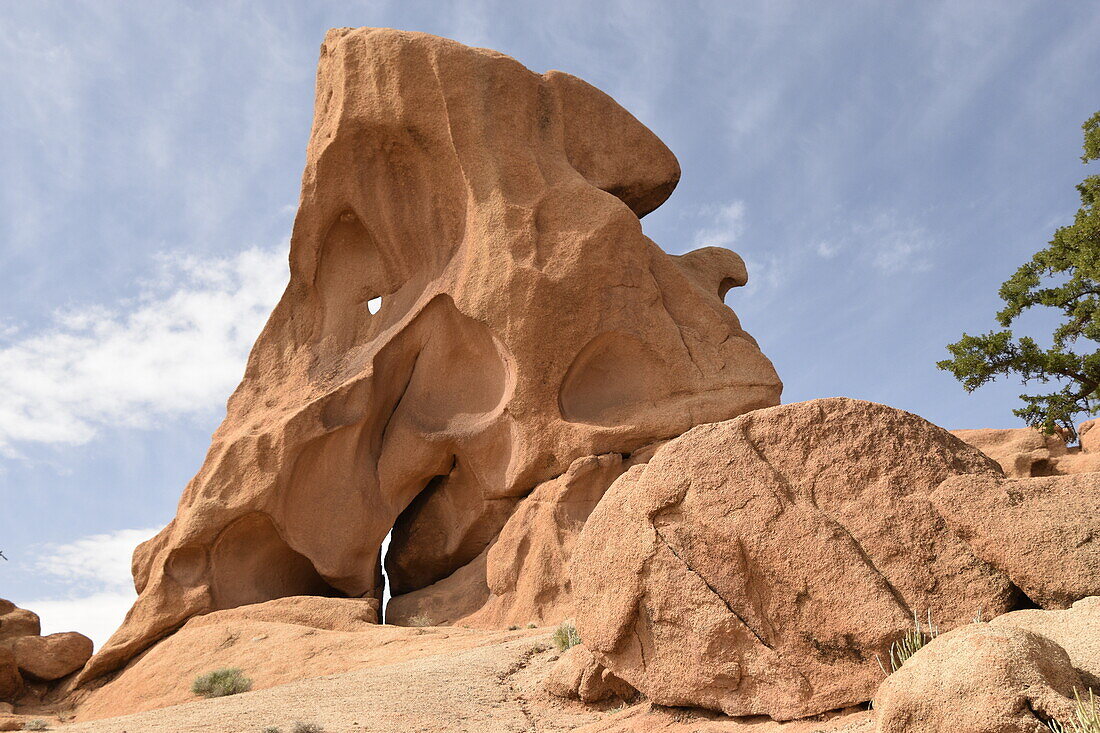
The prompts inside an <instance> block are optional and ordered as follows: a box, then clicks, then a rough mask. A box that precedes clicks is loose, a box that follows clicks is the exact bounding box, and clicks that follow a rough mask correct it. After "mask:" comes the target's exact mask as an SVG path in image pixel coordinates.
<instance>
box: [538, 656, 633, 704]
mask: <svg viewBox="0 0 1100 733" xmlns="http://www.w3.org/2000/svg"><path fill="white" fill-rule="evenodd" d="M544 684H545V685H546V691H547V692H549V693H550V694H552V695H556V696H558V697H564V698H567V699H572V700H580V701H581V702H599V701H600V700H606V699H607V698H609V697H614V696H617V697H620V698H622V699H623V700H627V699H630V698H632V697H633V696H634V694H635V692H636V690H635V689H634V688H633V687H631V686H630V685H628V684H627V683H626V682H623V681H622V680H621V679H619V678H618V677H616V676H615V675H614V674H612V673H611V670H609V669H607V668H606V667H604V666H603V665H602V664H600V663H599V662H598V661H596V658H595V657H593V656H592V653H591V652H590V651H588V650H587V649H585V648H584V645H583V644H578V645H577V646H574V647H572V648H570V649H569V650H567V651H566V652H565V653H564V654H562V655H561V658H559V659H558V662H557V664H555V665H554V667H553V669H551V670H550V674H549V675H547V677H546V682H545V683H544Z"/></svg>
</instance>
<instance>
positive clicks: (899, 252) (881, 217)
mask: <svg viewBox="0 0 1100 733" xmlns="http://www.w3.org/2000/svg"><path fill="white" fill-rule="evenodd" d="M853 231H854V233H855V235H856V236H857V237H858V238H860V239H861V240H863V244H864V247H865V251H866V252H867V253H868V254H869V255H870V262H871V265H872V266H873V267H875V269H877V270H879V271H881V272H883V273H886V274H888V275H889V274H894V273H898V272H902V271H905V270H908V271H912V272H923V271H925V270H928V269H929V268H930V267H931V262H929V261H928V259H927V257H926V254H927V253H928V251H929V250H930V249H931V247H932V241H931V237H930V236H929V234H928V232H927V231H925V229H924V228H923V227H921V226H920V225H918V224H915V223H913V222H909V221H906V220H904V219H903V218H902V217H900V216H898V215H897V214H895V213H893V212H886V213H880V214H878V215H877V216H875V217H874V218H873V219H871V220H870V221H868V222H866V223H863V224H859V225H857V226H855V227H853Z"/></svg>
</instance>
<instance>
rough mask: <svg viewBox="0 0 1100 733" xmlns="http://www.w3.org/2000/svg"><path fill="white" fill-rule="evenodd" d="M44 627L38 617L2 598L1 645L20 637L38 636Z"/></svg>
mask: <svg viewBox="0 0 1100 733" xmlns="http://www.w3.org/2000/svg"><path fill="white" fill-rule="evenodd" d="M41 633H42V626H41V624H40V623H39V621H38V615H37V614H35V613H34V612H33V611H28V610H27V609H25V608H19V607H18V606H16V605H15V604H14V603H12V602H11V601H5V600H4V599H2V598H0V644H2V643H4V642H6V641H8V640H10V639H15V638H18V637H20V636H38V635H39V634H41Z"/></svg>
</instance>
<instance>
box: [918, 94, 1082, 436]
mask: <svg viewBox="0 0 1100 733" xmlns="http://www.w3.org/2000/svg"><path fill="white" fill-rule="evenodd" d="M1083 128H1084V131H1085V153H1084V155H1083V156H1081V160H1082V162H1084V163H1089V162H1090V161H1093V160H1100V112H1097V113H1096V114H1094V115H1093V116H1092V117H1090V118H1089V119H1088V121H1086V122H1085V124H1084V125H1083ZM1077 190H1078V192H1080V194H1081V208H1080V209H1078V210H1077V215H1076V217H1075V218H1074V222H1073V224H1071V225H1069V226H1064V227H1061V228H1059V229H1058V230H1057V231H1056V232H1055V233H1054V238H1053V239H1051V241H1050V244H1048V245H1047V246H1046V247H1045V248H1044V249H1042V250H1040V251H1039V252H1037V253H1035V255H1034V256H1033V257H1032V258H1031V261H1030V262H1027V263H1026V264H1024V265H1023V266H1022V267H1020V269H1018V270H1017V271H1016V273H1015V274H1014V275H1013V276H1012V277H1011V278H1010V279H1009V280H1008V281H1007V282H1005V283H1004V284H1003V285H1002V286H1001V289H1000V292H999V295H1000V297H1001V300H1003V301H1004V302H1005V307H1004V308H1002V309H1001V310H1000V312H998V313H997V322H998V323H999V324H1000V325H1001V326H1002V327H1003V328H1004V329H1005V330H1001V331H991V332H989V333H986V334H983V335H980V336H969V335H967V334H965V333H964V334H963V337H962V338H961V339H959V340H958V341H956V342H955V343H953V344H949V345H948V347H947V350H948V351H950V352H951V356H952V358H951V359H946V360H944V361H941V362H939V363H938V364H937V366H938V367H939V368H940V369H943V370H945V371H949V372H951V373H952V374H953V375H954V376H955V378H956V379H958V380H959V381H960V382H962V385H963V387H964V388H965V389H966V391H967V392H973V391H974V390H976V389H977V388H978V387H981V386H982V385H984V384H987V383H989V382H992V381H994V380H995V379H997V378H998V377H1002V376H1008V375H1012V374H1015V375H1017V376H1019V377H1020V378H1022V379H1023V381H1024V382H1025V383H1031V382H1038V383H1040V384H1050V383H1051V382H1057V383H1058V384H1059V385H1060V386H1058V387H1057V388H1055V387H1056V385H1053V384H1052V385H1051V387H1050V391H1048V392H1047V393H1045V394H1024V395H1020V399H1021V400H1023V403H1024V405H1023V407H1021V408H1019V409H1017V410H1013V414H1015V415H1017V416H1018V417H1021V418H1023V419H1024V421H1025V422H1027V424H1028V425H1032V426H1034V427H1038V428H1041V429H1042V430H1044V431H1045V432H1047V433H1052V432H1054V431H1055V430H1056V428H1057V427H1059V426H1060V427H1062V428H1065V429H1066V430H1067V431H1068V434H1069V435H1070V436H1071V437H1073V438H1076V433H1075V432H1074V423H1073V418H1074V416H1075V415H1078V414H1080V413H1082V412H1085V413H1089V414H1095V413H1096V412H1097V410H1098V409H1100V350H1098V349H1097V348H1095V347H1096V346H1100V175H1092V176H1088V177H1087V178H1085V180H1084V181H1083V182H1082V183H1081V184H1080V185H1078V186H1077ZM1034 306H1046V307H1049V308H1055V309H1057V310H1058V311H1060V312H1061V313H1060V315H1061V320H1060V323H1059V325H1058V327H1057V328H1056V329H1055V330H1054V333H1053V334H1052V339H1051V346H1050V348H1043V347H1042V346H1040V345H1039V344H1038V343H1037V342H1036V341H1035V340H1034V339H1032V338H1030V337H1028V336H1021V337H1019V338H1017V337H1015V336H1014V335H1013V333H1012V331H1011V330H1010V328H1009V327H1010V326H1011V325H1012V323H1013V322H1014V321H1015V320H1016V318H1017V317H1019V316H1020V314H1022V313H1023V312H1024V311H1026V310H1028V309H1029V308H1032V307H1034ZM1088 342H1092V343H1091V344H1089V343H1088Z"/></svg>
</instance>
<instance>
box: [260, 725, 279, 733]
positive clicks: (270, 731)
mask: <svg viewBox="0 0 1100 733" xmlns="http://www.w3.org/2000/svg"><path fill="white" fill-rule="evenodd" d="M263 733H283V729H282V728H280V727H279V726H277V725H269V726H267V727H266V728H264V729H263Z"/></svg>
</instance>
